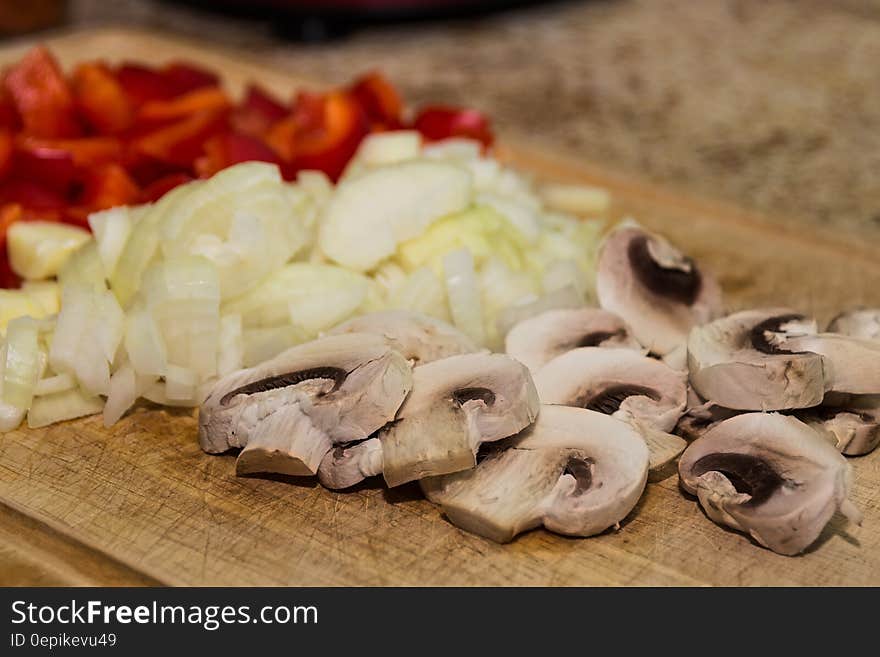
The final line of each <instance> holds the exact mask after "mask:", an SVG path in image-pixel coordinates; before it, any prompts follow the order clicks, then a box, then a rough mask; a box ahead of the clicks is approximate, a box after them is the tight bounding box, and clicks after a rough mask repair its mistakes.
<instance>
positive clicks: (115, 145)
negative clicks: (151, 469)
mask: <svg viewBox="0 0 880 657" xmlns="http://www.w3.org/2000/svg"><path fill="white" fill-rule="evenodd" d="M15 142H16V143H15V145H16V148H17V149H18V150H19V151H26V152H28V153H32V154H34V156H35V157H37V159H39V158H40V156H41V155H44V154H47V153H53V152H62V153H68V154H69V155H70V156H71V158H72V160H73V163H74V165H76V166H79V167H90V166H93V165H96V164H103V163H106V162H112V161H115V160H118V159H119V158H120V157H121V156H122V143H121V142H120V141H119V140H118V139H116V138H115V137H83V138H81V139H38V138H36V137H28V136H26V135H22V136H20V137H18V138H17V139H16V140H15ZM50 157H51V156H50Z"/></svg>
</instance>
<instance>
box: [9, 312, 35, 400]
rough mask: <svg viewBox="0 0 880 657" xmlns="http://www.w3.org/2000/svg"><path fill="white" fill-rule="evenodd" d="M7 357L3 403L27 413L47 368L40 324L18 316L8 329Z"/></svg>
mask: <svg viewBox="0 0 880 657" xmlns="http://www.w3.org/2000/svg"><path fill="white" fill-rule="evenodd" d="M2 357H3V401H4V402H5V403H7V404H10V405H12V406H14V407H15V408H18V409H22V410H27V409H28V408H29V407H30V405H31V402H32V400H33V398H34V388H35V387H36V385H37V380H38V379H39V377H40V371H41V369H42V368H43V366H44V365H43V360H42V356H41V354H40V343H39V335H38V330H37V323H36V322H35V321H34V320H33V319H31V318H30V317H17V318H16V319H13V320H12V321H11V322H9V326H7V328H6V344H5V345H4V347H3V350H2Z"/></svg>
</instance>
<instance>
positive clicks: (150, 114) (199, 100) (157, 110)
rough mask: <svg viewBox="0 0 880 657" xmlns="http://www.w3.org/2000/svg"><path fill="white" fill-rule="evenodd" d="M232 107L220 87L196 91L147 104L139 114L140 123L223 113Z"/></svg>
mask: <svg viewBox="0 0 880 657" xmlns="http://www.w3.org/2000/svg"><path fill="white" fill-rule="evenodd" d="M231 106H232V103H231V101H230V100H229V96H227V95H226V93H225V92H224V91H223V90H222V89H220V88H219V87H207V88H204V89H196V90H195V91H191V92H189V93H186V94H184V95H182V96H178V97H176V98H172V99H170V100H154V101H151V102H149V103H146V104H145V105H144V106H143V107H141V108H140V110H139V111H138V113H137V117H138V120H139V121H146V122H151V121H156V122H160V121H173V120H176V119H182V118H185V117H187V116H191V115H193V114H196V113H199V112H221V111H225V110H228V109H229V108H230V107H231Z"/></svg>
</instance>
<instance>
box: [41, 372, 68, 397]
mask: <svg viewBox="0 0 880 657" xmlns="http://www.w3.org/2000/svg"><path fill="white" fill-rule="evenodd" d="M75 387H76V379H74V378H73V377H72V376H70V374H56V375H55V376H50V377H49V378H47V379H40V380H39V381H37V385H36V386H35V387H34V396H35V397H42V396H43V395H52V394H55V393H56V392H64V391H65V390H70V389H71V388H75Z"/></svg>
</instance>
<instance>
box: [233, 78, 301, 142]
mask: <svg viewBox="0 0 880 657" xmlns="http://www.w3.org/2000/svg"><path fill="white" fill-rule="evenodd" d="M287 113H288V109H287V108H286V107H285V106H284V105H282V104H281V103H280V102H279V101H278V100H276V99H275V98H274V97H273V96H271V95H270V94H269V93H268V92H267V91H265V90H263V89H261V88H260V87H258V86H256V85H253V84H252V85H250V86H249V87H248V89H247V93H246V94H245V97H244V100H243V101H242V102H241V104H240V105H239V106H238V107H237V108H236V110H235V111H234V112H233V114H232V126H233V128H235V130H236V131H237V132H241V133H243V134H246V135H252V136H262V135H264V134H266V132H268V131H269V128H271V127H272V125H274V124H275V123H277V122H278V121H281V120H282V119H283V118H284V117H285V116H287Z"/></svg>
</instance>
